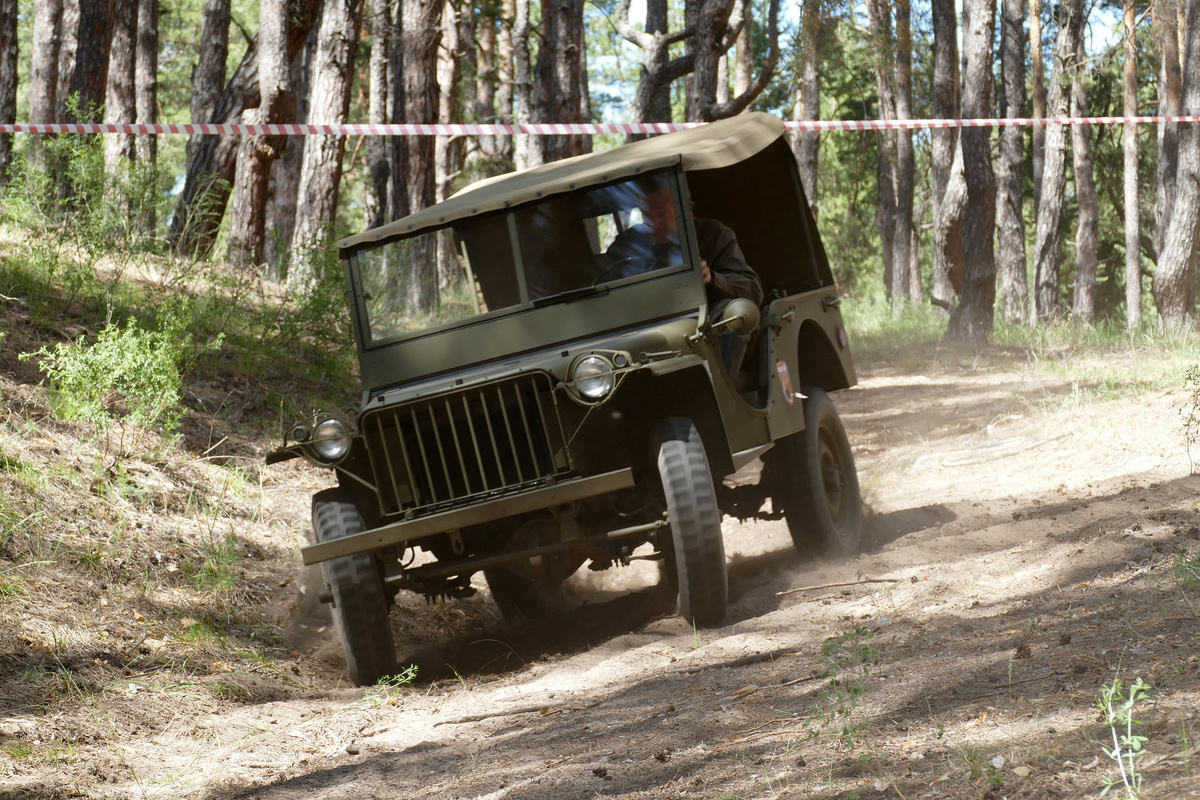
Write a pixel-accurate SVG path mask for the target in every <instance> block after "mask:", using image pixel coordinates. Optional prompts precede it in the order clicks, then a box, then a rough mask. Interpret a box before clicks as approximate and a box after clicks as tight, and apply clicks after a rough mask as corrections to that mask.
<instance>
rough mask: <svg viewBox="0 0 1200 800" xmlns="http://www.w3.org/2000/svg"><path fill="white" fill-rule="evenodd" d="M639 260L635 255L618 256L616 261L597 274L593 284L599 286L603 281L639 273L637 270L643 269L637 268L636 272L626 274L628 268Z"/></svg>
mask: <svg viewBox="0 0 1200 800" xmlns="http://www.w3.org/2000/svg"><path fill="white" fill-rule="evenodd" d="M637 262H638V259H636V258H634V257H633V256H626V257H625V258H618V259H617V260H616V261H614V262H613V263H611V264H609V265H608V266H607V267H605V268H604V269H602V270H600V272H599V274H597V275H596V277H595V279H593V280H592V286H599V285H600V284H602V283H607V282H608V281H611V280H616V279H617V278H626V277H629V274H637V272H641V271H642V270H637V271H636V272H631V273H629V274H626V271H627V270H628V268H629V267H631V266H633V265H634V264H636V263H637Z"/></svg>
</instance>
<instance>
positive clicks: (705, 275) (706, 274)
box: [700, 258, 712, 283]
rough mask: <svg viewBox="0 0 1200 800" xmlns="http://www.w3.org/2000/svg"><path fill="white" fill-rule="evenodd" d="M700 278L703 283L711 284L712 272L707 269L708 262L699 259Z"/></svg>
mask: <svg viewBox="0 0 1200 800" xmlns="http://www.w3.org/2000/svg"><path fill="white" fill-rule="evenodd" d="M700 277H701V278H702V279H703V280H704V282H705V283H712V272H711V271H710V270H709V269H708V262H707V261H705V260H704V259H703V258H702V259H700Z"/></svg>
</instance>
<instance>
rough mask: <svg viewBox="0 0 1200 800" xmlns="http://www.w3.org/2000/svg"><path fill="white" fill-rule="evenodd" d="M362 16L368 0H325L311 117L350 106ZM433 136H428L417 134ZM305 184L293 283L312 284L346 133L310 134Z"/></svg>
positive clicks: (334, 201)
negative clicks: (363, 3) (329, 134)
mask: <svg viewBox="0 0 1200 800" xmlns="http://www.w3.org/2000/svg"><path fill="white" fill-rule="evenodd" d="M361 22H362V0H325V3H324V6H323V7H322V9H321V18H320V26H319V28H318V32H317V49H316V55H315V57H314V59H313V63H312V84H311V95H310V97H309V106H308V109H309V116H310V118H311V119H314V120H320V121H322V122H327V123H332V124H337V123H343V122H345V121H346V117H347V115H348V114H349V111H350V89H351V84H352V83H353V81H354V56H355V51H356V50H357V47H358V31H359V25H360V23H361ZM414 138H427V137H414ZM306 139H307V141H306V142H305V144H304V163H303V165H302V166H301V168H300V188H299V192H298V194H299V199H298V205H297V210H298V213H297V215H296V230H295V231H294V232H293V233H292V264H291V269H290V270H289V271H288V285H289V286H294V287H298V288H300V289H301V290H304V289H307V288H309V287H311V286H312V285H313V283H315V282H316V281H318V280H320V279H322V278H323V277H324V276H323V275H321V274H320V273H319V272H318V271H317V268H316V263H315V262H316V259H318V258H320V257H321V255H320V253H321V250H322V248H323V246H324V245H325V244H326V241H325V240H326V237H328V236H329V235H330V234H331V231H332V226H333V221H334V219H335V217H336V215H337V209H338V197H339V188H340V185H341V181H342V156H343V155H344V154H345V150H346V137H345V136H308V137H306Z"/></svg>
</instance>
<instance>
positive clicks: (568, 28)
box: [532, 0, 591, 164]
mask: <svg viewBox="0 0 1200 800" xmlns="http://www.w3.org/2000/svg"><path fill="white" fill-rule="evenodd" d="M583 30H584V26H583V0H542V25H541V38H540V41H539V45H538V57H537V65H536V67H535V68H534V78H533V98H532V99H533V118H532V121H533V122H560V123H561V122H585V121H586V120H585V119H584V118H583V115H582V113H581V112H582V110H583V103H584V98H586V97H587V75H586V73H585V71H584V70H583V69H582V66H583V65H582V62H581V60H580V54H581V53H583V52H586V46H585V43H584V37H583ZM537 145H538V146H539V147H540V150H541V154H540V159H539V163H543V164H545V163H549V162H551V161H558V160H560V159H563V158H568V157H570V156H577V155H581V154H583V153H586V152H588V151H589V150H590V149H591V137H587V136H541V137H538V141H537Z"/></svg>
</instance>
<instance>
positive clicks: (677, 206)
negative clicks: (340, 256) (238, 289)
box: [344, 166, 699, 353]
mask: <svg viewBox="0 0 1200 800" xmlns="http://www.w3.org/2000/svg"><path fill="white" fill-rule="evenodd" d="M680 172H681V171H680V169H679V167H678V166H675V167H667V168H659V169H653V170H648V171H646V172H641V173H636V174H635V175H633V176H622V177H620V178H618V179H616V180H608V181H604V182H602V183H598V184H595V185H593V186H588V187H580V188H576V189H573V190H571V191H566V192H558V193H555V194H552V195H549V196H547V197H544V198H541V199H539V200H538V201H537V202H536V203H527V204H524V205H521V206H516V207H512V208H508V209H504V210H502V211H497V212H494V213H491V214H487V215H486V217H497V216H500V217H504V218H505V220H506V225H507V228H508V234H509V242H510V245H511V246H512V250H513V265H514V268H515V275H514V276H513V277H514V278H515V280H516V282H517V288H518V292H519V298H520V302H518V303H517V304H515V305H509V306H506V307H503V308H498V309H494V310H489V311H486V312H483V313H481V314H476V315H472V316H468V317H464V318H461V319H457V320H453V321H449V322H444V323H440V324H437V325H431V326H429V327H427V328H420V329H417V330H411V331H405V332H402V333H398V334H393V335H390V336H386V337H382V338H378V339H376V338H373V336H372V333H371V321H370V316H369V313H368V307H367V299H366V295H365V293H364V288H363V277H362V270H363V268H364V261H365V259H363V258H362V256H363V255H365V254H366V253H368V252H371V251H374V250H377V249H380V248H383V247H387V246H389V245H392V244H394V243H395V242H397V241H404V240H407V239H411V238H415V237H417V236H425V235H430V234H436V233H438V232H439V231H443V230H446V229H448V228H451V227H453V226H454V225H455V224H456V223H457V224H461V223H462V220H456V221H455V222H451V223H446V224H441V225H436V226H429V227H426V228H421V229H419V230H414V231H413V232H412V233H410V234H408V235H407V236H404V237H401V238H399V239H390V240H388V241H386V242H381V243H380V244H378V245H373V246H369V247H361V248H358V249H356V250H354V251H353V252H352V253H350V254H348V255H347V257H346V258H345V259H344V263H345V270H346V280H347V290H348V293H349V295H350V297H349V298H348V299H349V300H350V305H351V307H352V312H353V315H354V318H355V319H354V321H355V324H354V330H355V338H356V339H357V344H358V349H359V352H360V353H365V352H369V351H373V350H378V349H380V348H386V347H390V346H393V345H396V344H398V343H401V342H409V341H414V340H419V339H424V338H427V337H430V336H437V335H439V334H442V333H445V332H447V331H450V330H456V329H462V328H469V327H472V326H475V325H480V324H485V323H488V322H490V321H493V320H495V319H497V318H500V317H507V316H511V315H514V314H521V313H526V312H529V311H531V310H534V309H546V308H552V307H555V306H559V305H562V304H564V303H574V302H578V301H580V300H586V299H588V298H592V297H600V296H604V295H607V294H608V293H610V292H611V291H614V290H620V289H623V288H625V287H628V286H631V285H634V284H639V283H643V282H646V281H649V280H655V279H658V278H662V277H665V276H669V275H677V274H679V273H686V272H695V271H696V269H697V268H696V266H695V265H697V264H698V263H699V261H698V259H697V258H696V257H695V255H694V254H695V242H694V235H693V232H692V231H693V225H692V220H691V217H690V214H688V213H686V211H687V209H688V206H689V203H688V200H687V189H686V181H684V180H682V178H681V174H680ZM654 175H663V176H665V177H666V179H667V184H668V186H669V188H670V192H671V199H672V203H673V205H674V210H675V216H676V221H677V224H678V229H679V246H680V250H681V252H682V257H683V258H682V263H680V264H677V265H672V266H669V267H665V268H661V269H657V270H654V271H651V272H645V273H641V274H635V275H629V276H624V277H616V278H613V279H610V280H605V281H601V282H599V283H596V284H593V285H592V286H590V287H589V286H582V287H577V288H575V289H571V290H568V291H565V292H561V293H557V294H553V295H546V296H538V297H533V296H531V292H530V288H529V286H528V273H527V268H528V267H527V264H526V259H525V253H524V248H523V247H522V241H521V237H520V236H519V232H518V216H519V214H520V213H521V212H523V211H528V210H529V209H531V208H533V207H535V206H537V205H541V204H549V203H553V202H555V201H556V200H561V199H562V198H564V197H565V196H568V195H572V194H585V193H588V192H594V191H598V190H603V189H605V188H607V187H610V186H618V185H620V184H622V183H625V182H629V181H633V180H642V179H645V178H648V177H652V176H654ZM484 216H485V215H481V216H480V217H479V218H477V219H483V218H484Z"/></svg>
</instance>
